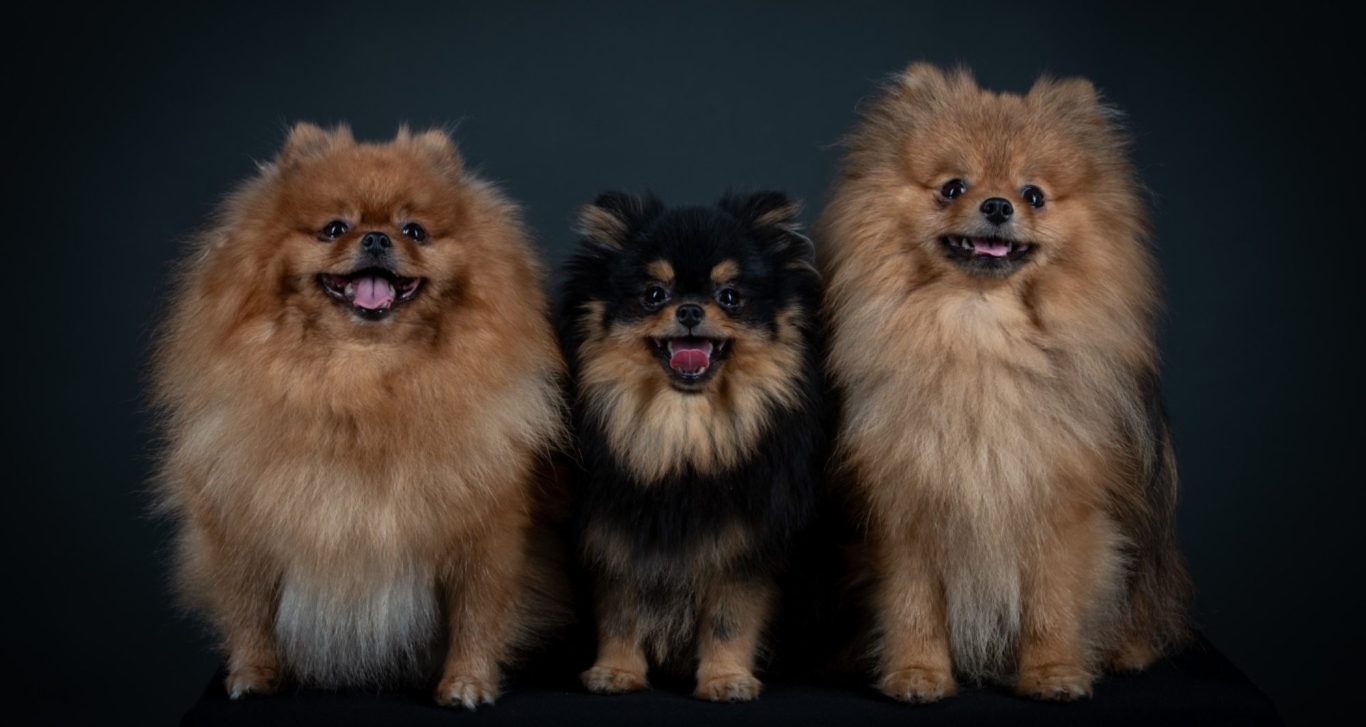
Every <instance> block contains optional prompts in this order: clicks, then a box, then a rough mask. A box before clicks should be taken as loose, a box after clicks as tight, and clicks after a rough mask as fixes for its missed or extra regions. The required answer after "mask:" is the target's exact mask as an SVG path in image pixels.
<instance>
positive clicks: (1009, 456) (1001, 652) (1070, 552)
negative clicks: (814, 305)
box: [817, 65, 1188, 702]
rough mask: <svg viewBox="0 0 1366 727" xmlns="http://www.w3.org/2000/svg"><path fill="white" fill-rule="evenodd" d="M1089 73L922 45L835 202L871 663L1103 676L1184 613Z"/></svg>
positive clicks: (843, 354) (1073, 692)
mask: <svg viewBox="0 0 1366 727" xmlns="http://www.w3.org/2000/svg"><path fill="white" fill-rule="evenodd" d="M1126 145H1127V140H1126V138H1125V136H1124V135H1123V133H1122V132H1121V131H1120V129H1119V128H1117V126H1116V123H1115V114H1114V113H1113V112H1112V111H1111V110H1109V109H1108V108H1107V107H1105V106H1104V105H1102V104H1101V103H1100V101H1099V98H1098V96H1097V93H1096V91H1095V89H1094V88H1093V87H1092V85H1091V84H1090V83H1089V82H1087V81H1084V80H1075V79H1074V80H1065V81H1053V80H1049V79H1044V80H1040V81H1039V82H1038V83H1037V84H1036V85H1035V86H1034V87H1033V88H1032V89H1031V90H1030V91H1029V93H1027V94H1025V95H1023V96H1019V95H1012V94H995V93H991V92H988V91H984V90H981V89H979V88H978V87H977V85H976V84H975V83H974V81H973V79H972V78H971V76H970V75H968V73H966V72H964V71H957V72H953V73H943V72H941V71H939V70H937V69H935V68H933V67H930V66H926V65H914V66H911V67H910V68H909V69H908V70H907V71H906V72H904V73H903V74H901V75H900V76H898V77H896V78H895V79H894V81H893V82H892V83H891V84H889V86H888V87H887V88H886V89H885V90H884V92H883V93H882V94H881V96H880V97H879V98H877V99H876V100H875V101H874V102H873V103H872V104H871V105H870V107H869V108H868V109H867V110H866V112H865V114H864V116H863V118H862V120H861V122H860V123H859V124H858V125H857V126H856V127H855V129H854V130H853V132H852V134H851V135H850V136H849V138H848V140H847V156H846V158H845V161H844V166H843V170H842V175H841V176H840V178H839V179H838V181H837V182H836V184H835V187H834V190H833V193H832V198H831V200H830V203H829V205H828V207H827V209H826V210H825V211H824V213H823V215H822V219H821V221H820V223H819V225H818V230H817V239H818V240H821V241H822V242H823V244H824V252H825V255H824V260H825V265H826V268H827V269H826V273H827V275H828V277H827V280H828V284H829V288H828V293H827V300H826V303H827V313H828V315H829V321H830V326H831V338H830V354H829V361H830V372H831V375H832V377H833V379H834V381H835V383H836V385H837V386H838V387H839V389H840V390H841V392H842V394H843V397H844V402H845V410H844V412H843V422H842V425H841V431H840V433H839V451H840V452H841V461H842V464H843V466H844V467H845V468H846V472H847V476H848V478H849V480H850V481H851V482H852V483H853V489H854V492H855V494H856V495H857V496H858V498H859V499H861V501H862V504H863V505H864V506H865V507H866V513H865V514H866V520H867V523H868V527H869V532H868V537H869V541H870V543H871V545H872V562H873V563H875V564H876V565H875V570H876V571H877V572H876V576H877V577H878V578H877V582H878V589H877V596H876V601H875V604H874V610H875V612H876V614H877V617H878V627H879V628H878V646H877V649H876V656H877V659H878V663H879V671H880V673H879V678H880V682H879V684H880V687H881V689H882V691H883V692H885V693H886V694H888V695H889V696H892V697H894V698H897V699H901V700H904V701H910V702H928V701H934V700H937V699H940V698H942V697H944V696H947V695H950V694H952V693H953V692H954V689H955V674H957V675H958V676H961V677H967V678H969V679H972V680H979V679H983V678H986V679H993V680H1005V681H1008V682H1011V683H1013V684H1014V686H1015V689H1016V690H1017V692H1018V693H1020V694H1022V695H1027V696H1031V697H1035V698H1040V699H1057V700H1069V699H1074V698H1077V697H1081V696H1085V695H1088V694H1089V693H1090V691H1091V685H1092V682H1093V681H1094V679H1095V678H1096V675H1097V673H1098V672H1099V671H1100V670H1101V669H1104V668H1112V669H1119V670H1136V669H1141V668H1143V667H1145V666H1146V665H1148V664H1149V663H1150V662H1152V661H1153V660H1154V659H1155V658H1156V657H1157V656H1159V655H1160V654H1161V653H1162V652H1163V651H1164V650H1165V649H1168V648H1169V647H1171V646H1173V645H1174V644H1176V643H1177V642H1179V641H1180V639H1181V638H1182V637H1183V635H1184V632H1185V623H1184V615H1183V614H1184V604H1185V600H1186V596H1187V590H1188V586H1187V581H1186V576H1185V571H1184V568H1183V566H1182V563H1181V560H1180V557H1179V555H1178V553H1177V551H1176V541H1175V534H1174V522H1173V516H1174V509H1175V500H1176V470H1175V462H1174V460H1173V457H1172V451H1171V445H1170V442H1169V437H1168V433H1167V425H1166V421H1165V415H1164V414H1163V410H1162V405H1161V400H1160V394H1159V392H1158V379H1157V353H1156V351H1155V348H1154V341H1153V317H1154V311H1155V309H1156V307H1157V304H1158V299H1157V293H1156V286H1155V272H1154V264H1153V261H1152V258H1151V256H1150V254H1149V251H1148V248H1147V244H1146V238H1147V236H1148V231H1147V226H1146V223H1145V221H1144V206H1143V203H1142V201H1141V199H1140V194H1139V186H1138V182H1137V181H1136V179H1135V177H1134V172H1133V169H1132V167H1131V165H1130V163H1129V161H1128V158H1127V153H1126Z"/></svg>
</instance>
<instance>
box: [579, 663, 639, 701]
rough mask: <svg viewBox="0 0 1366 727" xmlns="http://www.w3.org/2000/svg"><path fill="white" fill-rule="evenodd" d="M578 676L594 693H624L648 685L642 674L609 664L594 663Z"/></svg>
mask: <svg viewBox="0 0 1366 727" xmlns="http://www.w3.org/2000/svg"><path fill="white" fill-rule="evenodd" d="M579 678H581V679H582V680H583V686H584V687H586V688H587V689H588V691H590V692H593V693H594V694H624V693H626V692H634V691H637V690H640V689H644V688H645V687H648V686H649V682H647V681H645V675H644V674H640V673H637V672H633V671H627V670H626V669H617V668H615V667H610V666H597V665H594V666H593V668H592V669H589V670H588V671H586V672H584V673H583V674H581V675H579Z"/></svg>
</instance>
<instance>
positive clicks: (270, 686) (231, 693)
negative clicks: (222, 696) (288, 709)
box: [223, 664, 280, 699]
mask: <svg viewBox="0 0 1366 727" xmlns="http://www.w3.org/2000/svg"><path fill="white" fill-rule="evenodd" d="M223 687H224V688H225V689H227V691H228V699H241V698H243V697H246V696H249V695H255V696H266V695H270V694H274V693H275V690H277V689H279V688H280V673H279V671H278V670H277V669H276V668H275V667H273V666H262V665H255V664H253V665H248V666H239V667H237V668H235V669H233V670H231V671H229V672H228V678H227V679H226V680H224V682H223Z"/></svg>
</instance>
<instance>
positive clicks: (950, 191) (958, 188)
mask: <svg viewBox="0 0 1366 727" xmlns="http://www.w3.org/2000/svg"><path fill="white" fill-rule="evenodd" d="M966 191H968V183H967V182H964V181H963V180H961V179H950V180H949V181H947V182H945V183H944V186H943V187H942V188H940V190H939V193H940V194H942V195H944V199H953V198H955V197H957V196H958V195H960V194H962V193H964V192H966Z"/></svg>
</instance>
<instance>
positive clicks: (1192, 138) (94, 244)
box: [0, 0, 1366, 724]
mask: <svg viewBox="0 0 1366 727" xmlns="http://www.w3.org/2000/svg"><path fill="white" fill-rule="evenodd" d="M1339 12H1340V11H1339V10H1337V9H1336V8H1332V9H1330V8H1328V7H1326V6H1325V7H1317V6H1315V5H1314V4H1312V3H1296V4H1294V5H1291V6H1285V7H1277V8H1274V9H1266V8H1265V7H1263V6H1253V5H1240V6H1228V7H1217V6H1208V5H1203V4H1199V5H1197V4H1187V5H1184V6H1174V7H1170V8H1155V7H1148V6H1144V7H1138V6H1133V5H1131V4H1125V5H1124V6H1122V7H1121V6H1119V5H1114V6H1111V5H1110V4H1104V5H1102V4H1089V3H1077V4H1073V5H1060V4H1054V3H1050V2H1041V1H1040V2H1020V1H1018V0H1017V1H1016V2H974V3H961V2H960V3H954V2H935V3H911V2H885V3H876V2H866V1H864V0H845V1H842V2H838V3H815V2H810V3H807V2H785V3H776V2H775V3H711V2H701V3H698V2H693V3H686V4H677V5H675V4H656V3H640V2H621V3H607V2H603V3H588V4H575V5H573V6H569V5H558V4H556V5H551V4H535V3H479V4H473V3H436V2H431V3H405V2H388V3H376V4H373V5H365V4H349V3H273V4H270V5H260V6H251V5H249V4H242V3H232V4H223V5H215V6H208V5H203V4H184V5H182V6H178V7H176V8H174V9H171V8H163V9H156V8H152V7H146V6H144V7H125V6H123V5H114V4H109V5H106V6H103V7H100V8H96V9H92V8H79V7H58V6H55V5H52V4H45V5H43V6H42V7H41V8H39V9H34V8H25V9H19V10H17V11H15V10H11V14H10V16H9V17H8V19H7V23H6V28H7V30H8V31H9V33H8V37H7V42H6V43H5V44H4V50H3V51H0V52H3V53H4V57H5V69H6V74H5V75H6V80H5V87H6V90H7V93H6V94H5V98H6V100H7V101H8V104H7V107H6V110H7V112H8V113H7V115H8V116H9V119H8V120H9V122H10V124H9V125H8V128H10V129H11V130H10V132H9V133H8V139H7V143H6V144H5V149H4V155H5V166H4V171H5V181H4V195H3V199H4V213H5V214H4V218H5V222H6V225H7V232H8V233H9V234H8V235H6V236H5V242H6V243H7V245H6V248H5V261H6V263H7V265H6V266H5V267H6V271H5V274H4V284H3V287H2V288H0V290H3V296H4V299H5V300H6V301H7V302H8V304H9V305H8V312H9V315H8V317H7V320H6V324H7V325H8V326H9V327H10V328H11V329H12V330H16V331H17V334H18V335H17V337H12V338H10V339H9V340H10V341H11V343H10V346H9V350H10V351H11V356H10V358H11V360H12V363H11V365H10V366H7V367H6V370H7V371H8V372H9V375H10V380H9V386H7V387H6V392H5V399H6V403H5V407H4V413H5V416H4V417H2V419H3V427H4V436H3V441H4V442H5V463H6V465H7V467H6V470H7V472H8V477H7V478H6V481H7V483H8V486H7V487H6V507H5V510H4V512H5V513H6V527H5V528H3V530H4V538H5V545H6V552H7V554H8V564H7V565H8V568H7V570H8V574H9V575H8V582H7V588H6V597H5V609H6V612H7V618H6V622H7V633H6V637H5V639H6V652H7V654H6V656H7V657H8V659H7V660H8V661H9V662H10V665H11V667H12V676H11V677H10V679H9V680H8V681H9V684H10V687H11V689H12V690H13V691H14V693H15V694H16V695H17V698H18V702H17V704H19V705H20V706H23V707H39V708H45V707H50V706H52V705H62V711H61V712H60V714H64V715H67V716H70V717H72V718H73V719H77V720H78V721H84V722H96V721H100V722H105V723H109V722H119V721H136V722H138V723H141V724H167V723H170V722H172V721H173V720H174V719H176V717H177V716H178V715H179V714H180V712H181V711H182V710H184V709H185V708H186V707H187V706H188V705H189V704H190V702H191V701H192V700H193V699H194V698H195V697H196V695H197V694H198V693H199V691H200V690H201V689H202V687H203V685H204V683H205V681H206V679H207V678H208V677H209V675H210V674H212V673H213V671H214V669H215V668H216V663H217V662H216V658H215V657H214V656H213V654H212V653H211V652H210V651H209V649H208V646H209V641H208V640H207V639H206V638H205V637H204V635H203V632H202V631H201V630H200V629H199V628H198V627H197V626H195V625H194V624H193V623H192V622H190V621H186V620H183V619H181V618H179V617H178V616H177V615H176V613H175V612H174V609H173V607H172V605H171V601H170V599H169V597H168V595H167V590H166V587H165V574H166V568H165V561H166V553H165V546H166V537H167V532H168V531H167V528H166V526H165V524H164V523H160V522H158V521H156V520H155V519H153V518H151V517H149V516H148V514H147V506H148V498H147V496H146V494H145V491H144V488H145V482H146V477H147V473H148V469H149V454H150V450H149V441H150V438H149V434H150V431H151V428H150V421H149V418H148V416H147V414H146V412H145V410H144V408H143V405H142V401H143V400H142V391H143V365H144V362H145V360H146V352H147V345H148V340H149V330H150V328H151V326H152V324H153V322H154V321H155V320H156V319H157V318H158V316H159V315H160V314H161V312H162V305H163V302H164V299H165V295H166V292H167V288H166V284H167V277H168V276H167V273H168V268H169V264H170V262H171V261H172V260H173V259H174V258H175V257H176V256H177V255H178V254H179V252H180V250H181V245H180V241H181V240H183V239H184V238H185V237H186V236H187V235H188V234H189V233H191V232H192V231H193V230H194V229H195V228H196V227H197V226H198V225H200V224H201V223H202V221H203V220H204V219H205V217H206V215H207V214H208V213H209V211H210V210H211V209H212V207H213V205H214V204H215V202H216V201H217V200H218V199H219V198H220V196H221V195H222V194H223V193H224V192H225V191H226V190H227V189H229V187H230V186H231V185H232V184H234V183H235V182H236V181H237V180H239V179H241V178H243V177H244V176H246V175H248V174H250V173H251V172H252V168H253V166H252V165H253V162H254V160H256V159H262V158H267V157H269V156H270V155H271V154H272V153H273V151H274V150H275V148H276V147H277V145H278V144H279V142H280V141H281V139H282V134H283V129H284V128H285V125H286V124H287V123H288V122H290V121H293V120H296V119H309V120H314V121H318V122H336V121H343V120H344V121H349V122H350V123H351V124H352V125H353V127H354V128H355V130H356V131H357V133H358V134H359V135H360V136H362V137H368V138H379V137H385V136H388V135H391V134H392V133H393V132H394V130H395V128H396V127H397V126H398V124H399V123H400V122H404V121H407V122H411V123H413V124H415V125H419V126H420V125H427V124H452V123H453V124H458V128H457V136H458V138H459V140H460V142H461V144H462V146H463V149H464V153H465V155H466V157H467V158H468V160H469V161H470V162H471V163H473V164H475V165H477V166H478V167H480V168H482V169H484V170H485V172H486V174H487V175H488V176H490V177H492V178H493V179H496V180H498V181H499V182H501V183H502V184H503V186H504V187H505V188H506V189H507V190H508V191H509V192H510V193H511V195H512V196H514V197H515V198H517V199H519V200H521V201H523V202H524V203H525V204H526V210H527V216H528V219H529V221H530V224H531V226H532V228H533V229H534V231H535V232H536V234H537V237H538V241H539V243H540V245H541V247H542V249H543V250H544V251H545V254H546V258H547V260H548V261H549V262H550V263H551V264H557V263H558V262H559V261H560V260H562V259H563V257H564V255H565V252H566V250H567V249H568V246H569V244H570V242H571V239H572V238H571V235H570V233H569V232H568V226H569V221H570V218H571V215H572V212H573V209H574V208H575V206H576V205H578V204H580V203H582V202H583V201H586V200H589V199H591V198H592V197H593V195H594V194H595V193H596V192H597V191H599V190H600V189H603V188H605V187H624V188H628V189H643V188H647V187H648V188H652V189H654V190H656V191H657V192H659V193H660V194H661V195H662V196H663V197H664V198H665V199H666V200H668V201H672V202H705V201H709V200H711V199H713V198H714V197H715V196H716V195H717V194H718V192H719V191H721V190H722V189H723V188H725V187H727V186H733V187H737V188H741V189H744V188H758V187H777V188H782V189H785V190H787V191H788V192H790V193H792V194H793V195H795V196H799V197H803V198H805V199H806V200H808V202H809V204H810V207H811V208H812V209H811V211H809V212H808V213H807V215H806V219H807V220H808V221H810V220H811V219H813V218H814V210H815V209H818V208H819V205H820V203H821V200H822V198H823V195H824V192H825V190H826V188H827V185H828V183H829V180H830V176H831V173H832V170H833V166H834V163H835V161H836V159H837V157H838V150H837V149H835V148H834V147H833V146H832V144H833V143H834V142H835V141H836V140H837V139H838V138H839V136H840V134H841V133H842V132H843V131H844V130H845V129H846V128H847V127H848V126H849V124H850V123H851V121H852V120H853V113H854V109H855V106H856V105H857V103H858V102H859V100H860V99H861V98H862V97H864V96H866V95H867V94H869V93H870V92H871V91H872V89H873V88H874V86H875V84H876V83H877V82H878V81H879V80H880V79H881V78H883V77H884V76H885V74H888V73H890V72H893V71H896V70H897V69H899V68H901V67H903V66H904V65H905V64H906V63H907V62H909V61H912V60H916V59H925V60H931V61H936V62H939V63H954V62H963V63H965V64H967V65H969V66H971V67H972V68H973V69H974V70H975V71H976V73H977V75H978V77H979V79H980V80H981V81H982V82H983V83H984V84H986V85H988V86H991V87H996V88H1001V89H1013V90H1023V89H1025V88H1027V87H1028V84H1029V83H1030V82H1031V81H1032V80H1033V78H1034V77H1035V76H1036V75H1037V74H1038V73H1040V72H1042V71H1051V72H1053V73H1056V74H1062V75H1071V74H1078V75H1085V76H1088V77H1090V78H1092V79H1093V80H1094V81H1095V82H1096V83H1097V84H1098V85H1099V86H1100V87H1101V88H1102V89H1103V90H1104V91H1105V92H1106V94H1107V96H1108V98H1109V99H1110V100H1111V101H1112V102H1114V103H1115V104H1117V105H1119V106H1120V107H1122V108H1123V109H1125V110H1126V111H1127V112H1128V115H1129V123H1130V125H1131V127H1132V128H1133V131H1134V134H1135V137H1136V141H1137V147H1136V157H1137V161H1138V165H1139V167H1140V169H1141V170H1142V172H1143V174H1144V177H1145V179H1146V181H1147V183H1148V184H1149V185H1150V186H1151V188H1152V190H1153V193H1154V199H1155V208H1154V209H1155V212H1154V219H1155V223H1156V230H1157V239H1158V242H1159V256H1160V260H1161V264H1162V267H1163V269H1164V271H1165V275H1166V283H1167V300H1168V315H1167V317H1166V320H1165V324H1164V329H1163V343H1164V350H1165V365H1164V374H1165V380H1166V386H1167V392H1168V396H1169V400H1170V408H1171V413H1172V418H1173V422H1174V427H1175V433H1176V439H1177V447H1178V453H1179V456H1180V459H1181V471H1182V475H1183V484H1184V499H1183V504H1182V509H1181V515H1180V521H1181V522H1180V524H1181V532H1182V538H1183V541H1184V547H1185V551H1186V553H1187V554H1188V557H1189V560H1190V565H1191V569H1192V572H1193V574H1194V577H1195V581H1196V584H1197V586H1198V590H1199V595H1198V609H1199V618H1200V623H1201V626H1202V627H1203V629H1204V630H1205V632H1206V633H1207V634H1208V635H1209V637H1210V638H1211V639H1212V641H1213V642H1214V643H1215V644H1217V645H1218V646H1219V647H1220V648H1221V649H1222V650H1223V651H1224V652H1225V653H1227V654H1228V655H1229V656H1230V657H1231V658H1232V659H1233V660H1234V661H1236V662H1237V663H1238V664H1239V665H1241V666H1242V667H1243V668H1245V670H1246V671H1247V672H1248V674H1249V675H1250V676H1251V677H1252V678H1253V679H1254V680H1255V681H1256V682H1257V683H1258V684H1259V685H1260V686H1262V687H1263V688H1265V690H1266V691H1267V692H1268V693H1269V694H1270V695H1271V696H1272V697H1273V698H1274V699H1275V700H1276V701H1277V703H1278V704H1279V706H1280V708H1281V709H1282V711H1283V713H1284V714H1285V716H1286V717H1287V719H1288V720H1289V721H1291V722H1293V723H1310V722H1313V721H1316V720H1317V719H1322V718H1325V717H1326V716H1328V715H1330V714H1332V712H1333V710H1334V709H1336V708H1337V706H1338V705H1337V703H1336V702H1337V700H1341V699H1343V698H1345V695H1348V694H1350V693H1351V689H1352V687H1353V683H1354V681H1355V680H1354V677H1355V676H1356V675H1357V674H1358V673H1359V671H1360V668H1359V666H1358V664H1359V661H1358V658H1357V654H1358V653H1359V652H1360V649H1361V647H1362V631H1363V629H1362V627H1361V621H1360V616H1359V612H1360V608H1359V606H1360V602H1359V598H1358V595H1357V593H1358V591H1357V589H1356V588H1355V587H1354V586H1353V585H1352V580H1353V579H1354V578H1355V577H1356V576H1357V573H1358V572H1359V570H1360V567H1359V565H1358V564H1357V561H1356V558H1357V557H1358V554H1359V552H1360V536H1359V528H1358V526H1357V520H1358V512H1359V510H1360V505H1361V504H1362V495H1361V476H1360V474H1358V473H1357V472H1356V467H1357V460H1358V458H1359V453H1360V451H1361V449H1362V444H1363V439H1366V438H1364V437H1363V427H1362V417H1361V404H1362V384H1361V375H1360V374H1361V359H1360V357H1359V355H1358V354H1359V351H1360V339H1361V324H1360V323H1359V321H1358V320H1357V318H1358V316H1359V311H1360V307H1361V306H1360V303H1361V296H1360V287H1359V286H1360V283H1359V278H1360V274H1361V272H1362V269H1363V266H1362V260H1363V258H1362V252H1361V245H1360V244H1359V242H1358V241H1357V240H1356V237H1357V236H1356V234H1355V226H1356V223H1357V217H1358V216H1359V214H1360V210H1361V205H1360V203H1359V202H1357V201H1356V200H1355V199H1353V195H1354V194H1355V193H1356V190H1354V189H1353V188H1351V187H1350V186H1348V184H1347V168H1348V166H1349V164H1352V163H1354V162H1355V157H1356V156H1358V154H1357V152H1356V150H1355V147H1356V146H1357V144H1356V140H1357V137H1358V135H1359V131H1358V130H1357V128H1356V126H1357V125H1358V121H1357V118H1356V114H1355V112H1354V109H1355V107H1356V105H1357V102H1358V101H1359V99H1358V98H1356V96H1357V95H1358V94H1359V85H1360V84H1359V83H1358V82H1357V81H1356V80H1355V78H1353V77H1349V75H1348V69H1349V68H1355V67H1356V65H1357V64H1356V62H1355V61H1354V60H1353V56H1354V50H1355V47H1354V43H1355V42H1356V41H1355V39H1354V38H1351V37H1348V36H1347V34H1346V32H1345V30H1343V29H1341V28H1342V26H1343V25H1345V24H1344V23H1343V22H1342V21H1341V19H1340V18H1339V17H1338V13H1339ZM1349 62H1350V63H1351V66H1349V65H1348V64H1349ZM1355 73H1356V72H1355V71H1352V72H1351V74H1353V75H1354V74H1355ZM49 714H58V713H57V712H49Z"/></svg>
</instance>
